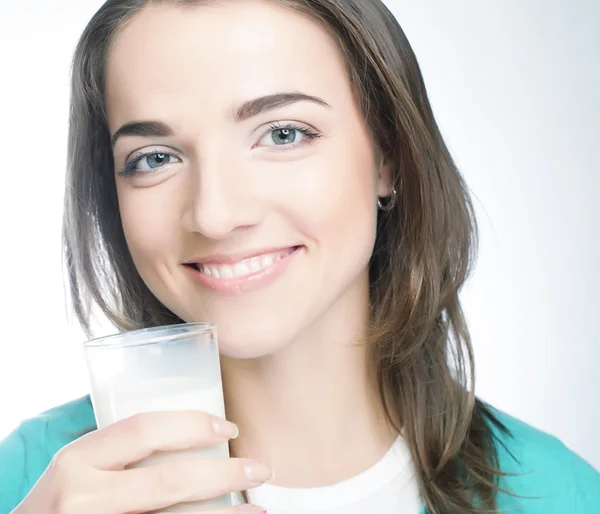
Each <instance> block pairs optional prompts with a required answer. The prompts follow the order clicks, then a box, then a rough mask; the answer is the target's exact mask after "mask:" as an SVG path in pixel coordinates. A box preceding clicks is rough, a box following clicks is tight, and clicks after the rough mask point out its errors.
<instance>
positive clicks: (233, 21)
mask: <svg viewBox="0 0 600 514" xmlns="http://www.w3.org/2000/svg"><path fill="white" fill-rule="evenodd" d="M281 91H301V92H303V93H306V94H311V95H315V96H320V97H327V98H328V102H331V103H334V104H335V103H336V102H337V103H343V102H347V101H349V100H350V101H351V96H352V94H351V88H350V84H349V80H348V74H347V71H346V66H345V63H344V60H343V58H342V56H341V52H340V51H339V49H338V47H337V45H336V44H335V42H334V41H333V39H332V38H331V37H330V36H329V34H328V33H327V32H326V30H325V29H324V28H323V27H321V26H320V25H319V24H318V23H316V22H314V21H312V20H310V19H308V18H307V17H306V16H303V15H301V14H299V13H297V12H295V11H293V10H292V9H290V8H287V7H283V6H280V5H276V4H275V3H274V2H270V1H260V0H238V1H235V0H232V1H224V2H217V3H211V4H210V5H201V6H197V7H193V8H189V7H187V8H181V7H177V6H176V5H171V4H169V3H168V2H165V3H161V4H158V5H152V6H148V7H146V8H144V9H143V10H142V11H141V12H140V13H138V14H137V15H136V16H135V17H134V18H133V19H132V20H131V21H130V22H129V23H128V24H127V25H126V26H125V28H124V29H123V30H122V31H121V32H120V33H119V34H118V35H117V37H116V38H115V40H114V42H113V45H112V47H111V49H110V52H109V54H108V59H107V66H106V91H105V93H106V103H107V111H108V115H109V123H110V124H111V125H113V124H116V123H119V122H122V121H124V120H123V119H124V118H127V119H131V118H135V117H139V116H148V115H151V114H152V115H161V112H159V111H161V109H163V110H165V111H169V110H172V109H178V108H179V109H185V110H187V111H188V112H198V109H200V110H203V111H205V112H206V113H207V114H208V112H207V111H210V109H211V108H212V109H220V110H221V111H222V110H223V109H224V108H227V107H228V106H230V105H231V104H237V103H241V102H243V101H245V100H248V99H250V98H255V97H259V96H263V95H267V94H273V93H276V92H281ZM331 103H330V105H331ZM153 109H154V110H153ZM149 111H150V112H149ZM163 114H166V113H163Z"/></svg>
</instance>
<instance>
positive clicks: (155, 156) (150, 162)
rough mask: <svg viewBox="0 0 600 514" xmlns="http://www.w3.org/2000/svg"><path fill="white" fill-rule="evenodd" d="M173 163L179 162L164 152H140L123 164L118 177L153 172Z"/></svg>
mask: <svg viewBox="0 0 600 514" xmlns="http://www.w3.org/2000/svg"><path fill="white" fill-rule="evenodd" d="M174 162H180V160H179V159H178V158H177V157H175V156H174V155H171V154H169V153H166V152H156V151H154V152H140V153H138V154H137V155H135V156H134V157H133V158H132V159H131V160H129V161H128V162H127V163H126V164H125V167H124V168H123V169H122V170H121V171H120V172H119V175H120V176H122V177H127V176H131V175H136V174H138V173H148V172H153V171H156V170H158V169H160V168H163V167H164V166H166V165H167V164H173V163H174Z"/></svg>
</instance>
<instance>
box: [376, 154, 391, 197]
mask: <svg viewBox="0 0 600 514" xmlns="http://www.w3.org/2000/svg"><path fill="white" fill-rule="evenodd" d="M392 187H393V168H392V166H391V164H390V162H389V160H388V159H386V158H384V157H383V156H382V157H381V158H380V159H379V165H378V169H377V196H378V197H380V198H385V197H387V196H390V194H391V192H392Z"/></svg>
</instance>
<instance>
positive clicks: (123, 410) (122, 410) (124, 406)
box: [92, 378, 231, 512]
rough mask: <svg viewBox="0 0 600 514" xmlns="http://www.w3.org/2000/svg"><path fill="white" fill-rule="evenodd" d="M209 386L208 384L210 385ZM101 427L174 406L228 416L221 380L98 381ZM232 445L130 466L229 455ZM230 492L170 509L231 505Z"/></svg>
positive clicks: (96, 405) (162, 455)
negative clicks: (212, 383) (214, 385)
mask: <svg viewBox="0 0 600 514" xmlns="http://www.w3.org/2000/svg"><path fill="white" fill-rule="evenodd" d="M207 386H208V387H207ZM92 401H93V404H94V412H95V415H96V421H97V423H98V428H103V427H105V426H106V425H110V424H111V423H114V422H115V421H119V420H121V419H124V418H128V417H130V416H132V415H134V414H138V413H140V412H155V411H171V410H202V411H205V412H208V413H210V414H213V415H215V416H219V417H222V418H224V417H225V408H224V403H223V392H222V389H221V386H220V384H218V385H217V386H216V387H210V386H209V384H207V382H206V381H205V380H199V379H195V378H160V379H152V380H146V381H144V380H142V379H140V380H139V381H136V382H135V383H132V382H130V381H121V382H115V381H113V382H111V383H107V384H99V383H97V382H96V383H95V384H94V387H93V393H92ZM228 457H229V446H228V444H227V443H223V444H220V445H217V446H212V447H207V448H195V449H190V450H183V451H177V452H164V453H160V454H154V455H151V456H150V457H148V458H147V459H144V460H143V461H140V462H138V463H136V464H134V465H132V466H131V467H142V466H149V465H152V464H156V463H157V462H160V461H164V460H173V459H176V460H181V459H207V458H209V459H214V458H228ZM230 505H231V499H230V495H229V494H227V495H224V496H222V497H220V498H215V499H214V500H209V501H202V502H195V503H193V504H192V503H189V504H180V505H178V506H173V507H169V508H168V509H166V510H168V511H169V512H191V511H194V510H195V511H197V510H204V509H209V508H211V509H215V508H219V507H229V506H230Z"/></svg>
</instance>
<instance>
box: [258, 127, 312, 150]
mask: <svg viewBox="0 0 600 514" xmlns="http://www.w3.org/2000/svg"><path fill="white" fill-rule="evenodd" d="M318 137H320V134H319V133H318V132H315V131H314V130H312V129H310V128H308V127H301V126H296V125H293V124H291V123H285V124H279V123H271V124H270V125H269V130H268V131H267V132H266V134H265V135H264V136H263V137H262V138H261V139H260V142H259V144H260V146H267V147H268V146H270V147H274V146H279V147H284V146H285V147H290V148H295V147H297V146H300V145H303V144H306V143H310V142H311V141H312V140H314V139H316V138H318Z"/></svg>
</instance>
